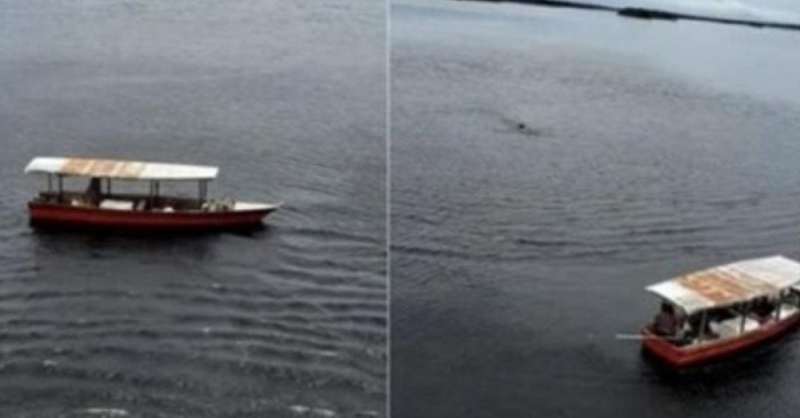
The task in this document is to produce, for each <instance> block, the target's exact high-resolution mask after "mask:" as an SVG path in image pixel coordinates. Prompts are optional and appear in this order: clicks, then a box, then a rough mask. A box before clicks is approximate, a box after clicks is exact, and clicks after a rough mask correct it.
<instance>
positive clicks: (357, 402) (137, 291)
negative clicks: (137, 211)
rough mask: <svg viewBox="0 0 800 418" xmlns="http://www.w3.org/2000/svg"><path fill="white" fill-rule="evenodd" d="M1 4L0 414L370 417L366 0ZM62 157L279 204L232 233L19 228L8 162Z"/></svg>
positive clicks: (378, 195)
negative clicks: (144, 169) (206, 177)
mask: <svg viewBox="0 0 800 418" xmlns="http://www.w3.org/2000/svg"><path fill="white" fill-rule="evenodd" d="M0 3H2V4H0V6H1V7H0V63H2V64H0V144H2V148H3V149H2V151H1V152H0V190H2V191H3V195H4V197H3V199H1V200H0V234H2V237H1V238H0V415H1V416H15V417H83V416H115V417H118V416H130V417H189V416H191V417H247V416H254V417H255V416H258V417H264V416H271V417H293V416H302V417H336V416H346V417H352V416H363V417H377V416H384V415H385V392H386V389H385V378H386V373H385V363H386V349H385V334H386V332H385V326H386V314H385V312H386V302H385V298H386V291H385V288H386V280H385V278H384V275H385V254H384V253H385V234H384V229H385V210H386V207H385V182H384V173H385V158H384V155H385V139H384V129H385V123H384V116H385V97H384V91H385V87H384V86H385V74H384V67H385V47H384V45H385V42H384V37H385V32H384V31H385V25H384V19H385V16H384V14H385V10H384V6H383V5H382V4H378V3H376V2H374V1H371V0H356V1H353V0H347V1H339V0H319V1H303V2H288V3H287V2H277V1H250V0H242V1H232V2H223V3H224V4H223V3H220V2H215V1H206V0H201V1H199V2H198V1H191V2H187V1H177V2H176V1H161V0H154V1H82V2H58V1H44V0H36V1H31V2H11V1H3V2H0ZM64 154H69V155H85V156H115V157H122V158H140V159H147V160H157V161H168V162H186V163H199V164H214V165H219V166H220V168H221V174H220V178H219V180H218V181H217V182H216V183H215V184H214V185H213V186H212V190H211V192H212V194H214V195H216V196H236V197H238V198H241V199H250V200H257V201H258V200H262V201H267V202H275V201H279V200H285V201H286V206H285V207H284V209H282V210H281V211H279V212H277V213H276V214H275V215H273V216H272V217H270V218H268V223H269V227H268V228H267V229H266V230H265V231H262V232H258V233H255V234H251V235H233V234H221V235H212V236H205V237H173V238H159V239H155V238H153V239H148V238H146V237H141V238H133V237H129V238H124V237H116V236H102V235H94V234H43V233H36V232H34V231H32V230H31V229H29V228H28V226H27V217H26V213H25V203H26V201H27V199H28V198H29V197H30V196H31V195H32V193H34V192H35V191H36V190H37V188H39V187H40V186H41V184H42V183H41V181H40V180H39V179H36V178H26V177H24V176H23V175H22V169H23V168H24V166H25V164H27V162H28V160H29V159H30V158H32V157H33V156H35V155H64ZM144 188H146V186H143V190H144ZM193 190H194V189H193V188H188V189H186V190H185V191H186V192H193Z"/></svg>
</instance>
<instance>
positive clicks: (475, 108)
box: [391, 0, 800, 418]
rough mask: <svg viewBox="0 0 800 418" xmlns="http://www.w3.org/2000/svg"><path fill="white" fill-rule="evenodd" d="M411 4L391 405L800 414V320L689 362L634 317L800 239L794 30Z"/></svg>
mask: <svg viewBox="0 0 800 418" xmlns="http://www.w3.org/2000/svg"><path fill="white" fill-rule="evenodd" d="M392 16H393V24H392V39H393V46H392V54H393V55H392V68H393V79H392V102H393V114H392V143H391V151H392V154H391V155H392V170H391V173H392V201H391V204H392V214H393V215H392V216H393V217H392V231H393V237H392V245H393V246H392V248H393V251H392V281H391V286H392V293H391V296H392V336H391V340H392V355H391V360H392V366H391V391H392V412H393V415H392V416H393V417H398V418H407V417H408V418H410V417H414V418H421V417H445V416H458V417H531V416H542V417H545V416H547V417H557V416H568V417H573V416H614V417H616V416H652V417H658V416H692V417H693V416H729V417H747V416H792V413H791V411H793V410H796V409H797V407H798V406H800V403H799V402H798V401H797V400H796V399H797V398H796V396H794V394H795V389H794V388H795V386H796V376H797V375H798V374H800V337H798V336H797V335H796V334H795V335H791V336H789V337H788V338H786V339H783V340H782V341H780V342H778V343H777V344H773V345H770V346H767V347H764V348H762V349H760V350H757V351H755V352H753V353H752V354H750V355H748V356H745V357H743V358H741V359H737V360H732V361H728V362H725V363H723V364H721V365H719V366H714V367H710V368H706V369H701V370H699V371H696V372H694V373H691V374H689V375H688V376H677V377H676V376H669V375H665V374H664V373H662V372H661V371H660V370H659V369H658V368H656V367H654V366H653V365H652V364H650V363H649V362H647V361H645V360H644V359H643V358H642V357H641V355H640V349H639V343H638V342H636V341H626V340H618V339H616V338H615V335H616V334H621V333H635V332H636V331H637V329H638V328H639V326H640V325H641V324H643V323H644V322H646V321H649V320H650V319H651V318H652V316H653V314H654V313H655V311H656V309H657V304H658V301H657V299H656V298H655V297H653V296H650V295H648V294H646V293H645V292H644V290H643V288H644V286H646V285H648V284H651V283H654V282H656V281H660V280H664V279H667V278H670V277H673V276H675V275H678V274H680V273H682V272H687V271H691V270H694V269H699V268H703V267H708V266H712V265H716V264H721V263H725V262H730V261H734V260H738V259H744V258H749V257H757V256H766V255H770V254H775V253H781V254H785V255H787V256H790V257H794V258H797V257H798V256H800V248H798V237H800V209H799V208H800V164H798V156H800V140H798V139H799V138H798V132H800V118H799V117H798V115H800V100H799V99H798V97H800V82H799V81H798V79H797V77H796V76H794V77H790V76H789V74H790V73H791V72H793V71H795V70H794V69H796V68H798V65H800V54H798V53H797V52H796V48H787V46H788V45H794V44H796V42H797V40H798V34H796V33H792V32H783V31H765V30H755V29H752V28H746V27H731V26H725V25H711V24H700V23H691V22H680V23H679V24H677V25H676V24H667V23H666V22H660V23H656V22H651V23H648V22H641V21H635V20H630V19H621V18H618V17H616V16H614V15H613V14H606V13H595V12H583V11H575V10H557V9H547V8H538V7H532V6H520V5H509V4H499V5H493V4H478V3H466V2H450V3H448V2H422V1H413V0H405V1H403V2H401V3H399V4H397V5H395V6H394V7H393V9H392Z"/></svg>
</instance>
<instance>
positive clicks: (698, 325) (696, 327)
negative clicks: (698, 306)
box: [686, 310, 721, 340]
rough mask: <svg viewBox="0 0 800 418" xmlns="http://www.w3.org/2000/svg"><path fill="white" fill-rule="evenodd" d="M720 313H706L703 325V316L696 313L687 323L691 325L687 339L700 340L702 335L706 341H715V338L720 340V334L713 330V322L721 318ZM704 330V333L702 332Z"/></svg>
mask: <svg viewBox="0 0 800 418" xmlns="http://www.w3.org/2000/svg"><path fill="white" fill-rule="evenodd" d="M720 315H721V313H720V311H713V310H712V311H708V312H707V313H706V321H705V324H703V314H702V313H696V314H694V315H691V316H690V317H689V318H688V320H687V321H686V322H688V324H689V331H688V332H687V337H688V338H690V339H692V340H693V339H695V338H700V336H701V335H702V337H703V339H706V340H713V339H715V338H719V334H717V333H716V332H714V330H713V329H711V322H713V321H717V320H719V318H720ZM701 329H702V331H701Z"/></svg>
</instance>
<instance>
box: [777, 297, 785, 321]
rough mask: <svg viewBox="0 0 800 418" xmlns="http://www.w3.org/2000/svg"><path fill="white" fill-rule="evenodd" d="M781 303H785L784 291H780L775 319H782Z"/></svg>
mask: <svg viewBox="0 0 800 418" xmlns="http://www.w3.org/2000/svg"><path fill="white" fill-rule="evenodd" d="M781 305H783V292H779V293H778V306H776V307H775V320H776V321H780V320H781Z"/></svg>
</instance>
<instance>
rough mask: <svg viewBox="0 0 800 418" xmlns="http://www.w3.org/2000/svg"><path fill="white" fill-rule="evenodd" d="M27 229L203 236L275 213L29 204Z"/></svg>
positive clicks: (248, 225) (257, 224)
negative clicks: (96, 230)
mask: <svg viewBox="0 0 800 418" xmlns="http://www.w3.org/2000/svg"><path fill="white" fill-rule="evenodd" d="M28 209H29V212H30V222H31V225H33V226H36V227H65V228H79V229H98V230H123V231H130V232H205V231H220V230H238V229H255V228H259V227H263V223H262V219H263V218H264V217H265V216H267V215H269V214H270V213H271V212H273V211H274V210H275V208H270V209H259V210H247V211H223V212H200V211H197V212H151V211H127V210H110V209H99V208H93V207H78V206H64V205H54V204H46V203H33V202H32V203H30V204H29V205H28Z"/></svg>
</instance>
